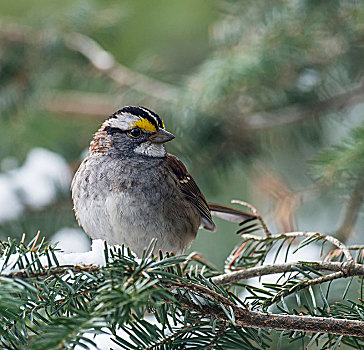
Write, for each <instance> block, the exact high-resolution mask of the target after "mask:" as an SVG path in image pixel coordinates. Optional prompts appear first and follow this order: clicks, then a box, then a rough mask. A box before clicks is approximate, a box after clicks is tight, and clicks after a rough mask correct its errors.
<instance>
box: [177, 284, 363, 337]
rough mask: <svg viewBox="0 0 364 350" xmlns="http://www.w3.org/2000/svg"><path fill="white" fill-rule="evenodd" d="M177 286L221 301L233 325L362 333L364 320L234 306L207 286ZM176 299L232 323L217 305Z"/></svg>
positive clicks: (344, 333)
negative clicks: (298, 314) (273, 312)
mask: <svg viewBox="0 0 364 350" xmlns="http://www.w3.org/2000/svg"><path fill="white" fill-rule="evenodd" d="M176 284H177V283H176ZM179 286H180V287H181V288H183V289H189V290H192V291H194V292H197V293H202V294H204V295H208V296H210V297H211V298H212V300H213V301H214V302H218V303H220V304H223V305H224V306H225V308H226V309H230V310H232V312H233V314H234V319H235V320H234V323H235V324H234V325H236V326H238V327H252V328H264V329H279V330H288V331H302V332H317V333H327V334H340V335H350V336H357V337H362V336H363V334H364V322H361V321H353V320H345V319H335V318H328V317H312V316H295V315H281V314H271V313H262V312H257V311H251V310H248V309H246V308H243V307H239V306H237V305H236V304H234V303H233V302H232V301H230V300H229V299H227V298H225V297H224V296H222V295H221V294H218V293H216V292H215V291H213V290H209V292H208V293H205V289H206V287H203V286H199V285H196V284H193V283H190V284H182V286H181V284H180V285H179ZM177 300H178V301H179V303H180V304H181V305H182V306H183V307H185V308H186V309H188V310H190V311H193V312H197V313H198V314H200V315H203V316H205V317H210V318H214V319H216V320H217V321H221V322H228V323H233V322H232V320H231V318H229V317H228V316H227V315H226V313H225V312H224V311H223V309H222V308H221V307H220V306H219V305H216V304H212V303H207V302H205V303H204V305H203V306H200V305H198V304H197V303H195V302H193V301H191V300H190V299H188V298H187V297H185V296H182V297H177Z"/></svg>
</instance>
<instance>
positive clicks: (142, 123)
mask: <svg viewBox="0 0 364 350" xmlns="http://www.w3.org/2000/svg"><path fill="white" fill-rule="evenodd" d="M133 126H134V127H137V128H139V129H142V130H145V131H150V132H155V131H157V129H156V127H155V126H154V125H153V124H152V123H151V122H150V121H149V120H148V119H145V118H142V119H139V120H138V121H136V122H135V123H134V124H133Z"/></svg>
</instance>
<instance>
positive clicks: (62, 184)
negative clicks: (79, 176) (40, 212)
mask: <svg viewBox="0 0 364 350" xmlns="http://www.w3.org/2000/svg"><path fill="white" fill-rule="evenodd" d="M8 163H11V164H10V165H9V164H8ZM4 164H5V165H4ZM15 164H16V162H15V160H14V159H13V160H11V159H10V160H9V159H8V160H7V159H5V160H3V161H2V163H1V166H2V168H3V169H4V170H7V171H6V172H5V173H2V174H0V222H2V221H7V220H13V219H16V218H17V217H19V215H21V214H22V212H23V209H24V206H25V205H27V206H30V207H32V208H35V209H36V208H42V207H44V206H46V205H49V204H51V203H52V202H54V200H55V199H56V196H57V193H58V192H66V191H69V188H70V184H71V178H72V175H71V170H70V168H69V166H68V164H67V162H66V161H65V160H64V159H63V158H62V157H61V156H60V155H58V154H56V153H54V152H51V151H48V150H46V149H43V148H34V149H33V150H31V151H30V152H29V154H28V156H27V158H26V160H25V162H24V164H23V165H22V166H21V167H18V168H16V167H15V168H14V166H15Z"/></svg>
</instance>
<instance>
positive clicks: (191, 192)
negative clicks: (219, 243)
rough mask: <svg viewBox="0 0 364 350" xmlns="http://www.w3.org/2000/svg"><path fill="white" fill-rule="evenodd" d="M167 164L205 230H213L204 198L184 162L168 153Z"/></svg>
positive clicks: (214, 228) (213, 225) (213, 224)
mask: <svg viewBox="0 0 364 350" xmlns="http://www.w3.org/2000/svg"><path fill="white" fill-rule="evenodd" d="M167 165H168V167H169V168H170V169H171V170H172V172H173V173H174V174H175V175H176V177H177V179H178V181H179V183H180V188H181V190H182V192H183V194H184V195H185V197H186V198H187V199H188V200H189V201H190V202H191V203H192V204H193V205H194V206H195V207H196V208H197V209H198V210H199V212H200V214H201V222H202V225H203V227H204V228H205V229H207V230H210V231H215V230H216V225H215V223H214V222H213V220H212V217H211V212H210V209H209V206H208V204H207V202H206V199H205V197H204V195H203V194H202V192H201V191H200V189H199V188H198V186H197V184H196V182H195V180H194V179H193V178H192V176H191V175H190V174H189V173H188V171H187V169H186V167H185V166H184V164H183V163H182V162H181V161H180V160H179V159H178V158H177V157H176V156H174V155H172V154H168V155H167Z"/></svg>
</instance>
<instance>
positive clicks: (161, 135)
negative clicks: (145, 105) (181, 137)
mask: <svg viewBox="0 0 364 350" xmlns="http://www.w3.org/2000/svg"><path fill="white" fill-rule="evenodd" d="M173 139H174V135H173V134H171V133H170V132H168V131H166V130H163V129H159V130H158V131H157V132H156V133H154V134H152V135H150V136H149V137H148V141H150V142H153V143H164V142H168V141H171V140H173Z"/></svg>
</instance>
